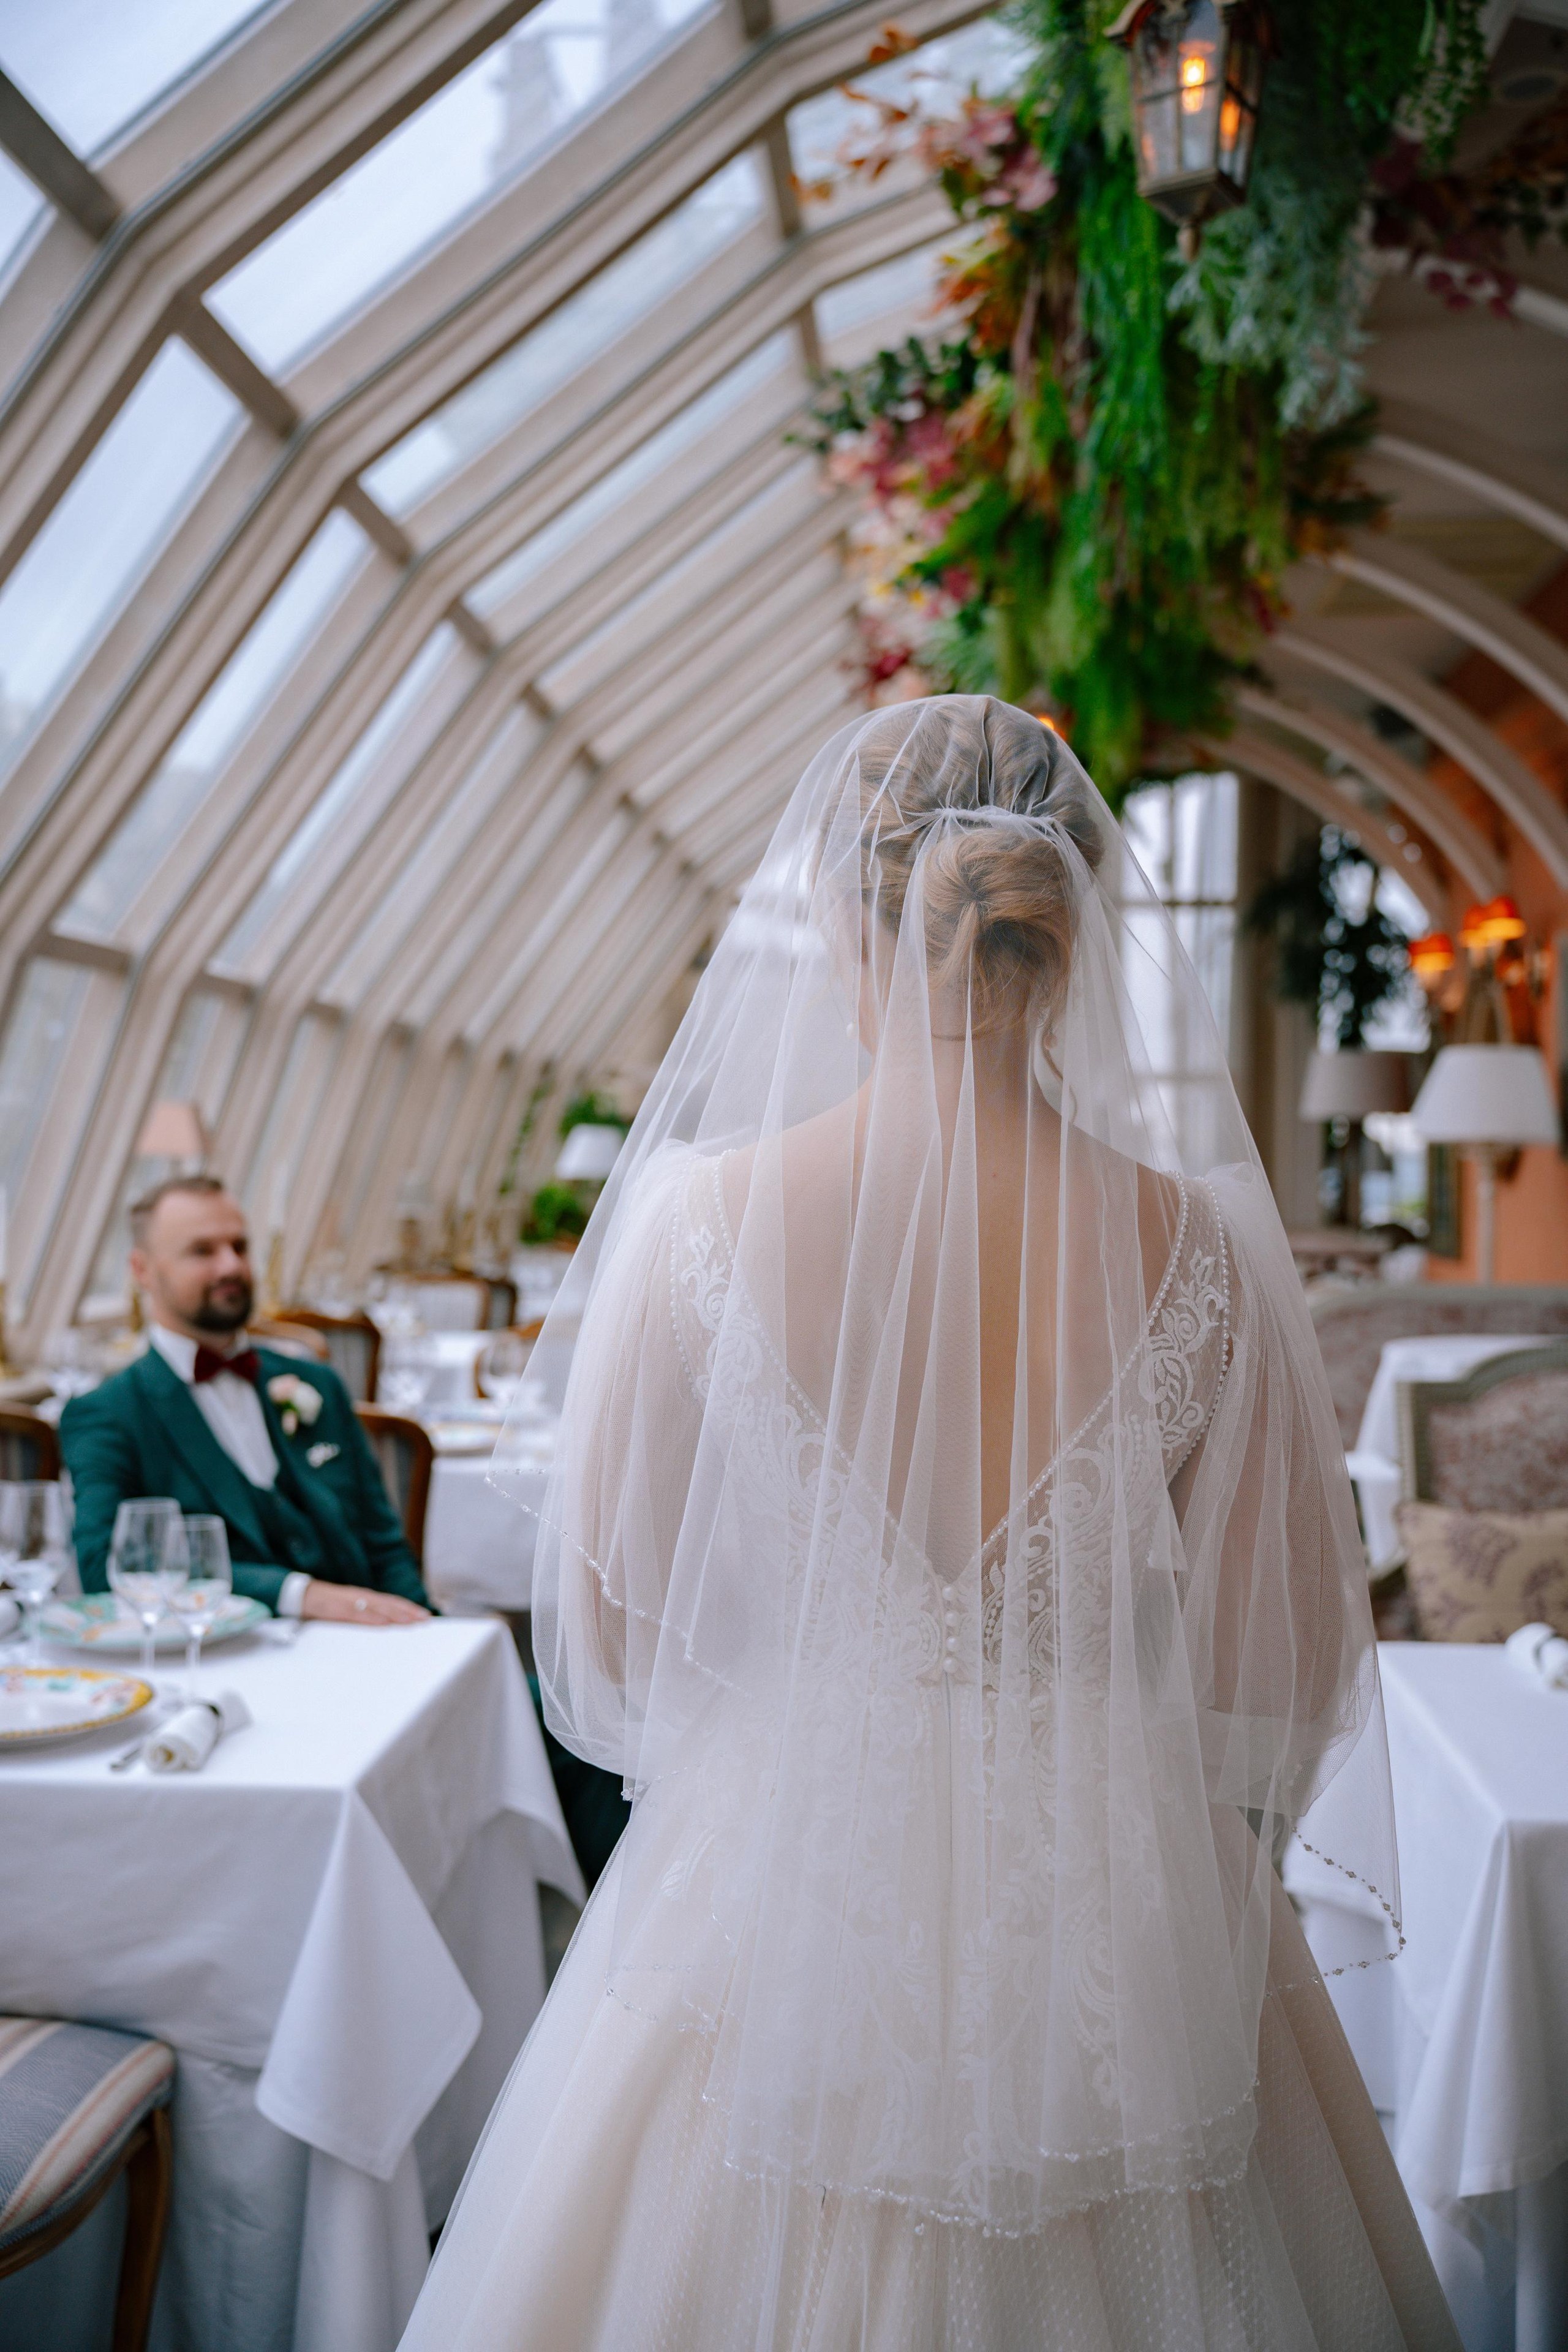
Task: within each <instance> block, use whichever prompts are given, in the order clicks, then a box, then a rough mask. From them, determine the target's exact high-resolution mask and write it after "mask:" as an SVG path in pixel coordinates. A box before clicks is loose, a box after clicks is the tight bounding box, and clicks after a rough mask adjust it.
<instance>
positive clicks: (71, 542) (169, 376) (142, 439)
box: [0, 342, 243, 779]
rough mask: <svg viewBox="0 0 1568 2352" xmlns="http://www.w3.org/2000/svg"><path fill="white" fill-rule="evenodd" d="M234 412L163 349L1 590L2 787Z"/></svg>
mask: <svg viewBox="0 0 1568 2352" xmlns="http://www.w3.org/2000/svg"><path fill="white" fill-rule="evenodd" d="M242 414H243V412H242V411H241V408H240V405H239V403H238V402H237V400H236V399H235V398H234V395H233V394H231V393H229V392H227V391H226V390H225V388H224V386H223V385H222V384H221V383H218V381H217V378H216V376H213V375H209V374H208V373H207V371H206V369H205V367H203V365H202V363H201V362H200V361H199V360H198V359H197V358H196V357H195V355H194V353H192V352H189V351H187V350H186V348H185V346H184V343H180V342H169V343H165V344H164V346H163V350H162V351H161V352H159V354H158V357H157V358H156V359H155V360H154V361H153V364H152V366H151V367H150V368H149V369H148V370H147V373H146V374H145V375H144V376H143V377H142V381H141V383H139V384H138V385H137V387H136V389H135V391H134V392H133V393H132V395H131V397H130V399H129V400H128V401H127V402H126V404H125V405H124V407H123V408H122V409H121V412H120V414H119V415H118V416H117V417H116V418H115V420H114V423H113V424H112V425H110V428H109V431H108V432H107V433H106V434H105V435H104V436H103V438H102V440H101V441H100V443H99V445H98V446H97V448H96V449H95V450H94V451H93V453H92V455H91V457H89V459H88V461H87V463H86V465H85V466H84V467H82V469H81V471H80V473H79V474H78V476H77V478H76V479H75V481H74V482H73V483H72V484H71V486H70V488H69V489H68V491H67V492H66V495H65V497H64V498H63V499H61V500H60V502H59V504H58V507H57V508H56V509H55V510H54V512H53V514H52V515H51V516H50V517H49V520H48V521H47V523H46V524H45V525H44V528H43V530H41V531H40V532H39V533H38V536H37V539H36V540H35V541H33V544H32V545H31V547H30V548H29V549H28V550H27V552H26V555H25V556H24V557H23V558H22V561H21V562H20V563H19V564H18V565H17V567H16V571H15V572H12V574H11V576H10V578H9V579H8V580H7V581H6V583H5V586H4V588H0V779H3V778H4V777H5V773H6V772H7V771H8V770H9V769H10V767H11V766H12V765H13V764H14V762H15V761H16V758H17V756H18V755H19V753H20V752H21V751H22V748H23V746H24V744H25V743H26V741H27V740H28V738H29V737H30V736H31V734H32V732H33V730H34V728H35V727H36V726H37V723H38V721H39V720H40V719H42V717H43V715H44V712H45V710H46V709H47V706H48V705H49V703H50V702H51V701H52V700H53V698H54V696H55V694H56V692H57V691H58V688H60V687H61V686H62V685H63V684H64V682H65V680H66V678H67V677H68V676H69V674H70V672H71V671H72V670H73V669H74V668H75V667H77V664H78V663H79V661H80V660H81V659H82V657H83V656H85V655H86V653H87V652H88V650H89V646H91V645H92V644H93V643H94V641H95V640H96V639H97V638H98V636H99V635H100V634H101V632H102V630H103V629H104V628H105V627H106V626H107V625H108V624H109V622H110V619H111V617H112V616H113V614H114V613H115V612H116V611H117V610H118V608H119V607H120V605H121V604H122V603H123V602H124V600H125V597H126V594H127V593H128V592H129V591H130V590H131V589H132V587H133V586H134V585H135V583H136V581H137V579H138V577H139V576H140V574H141V573H142V572H143V571H144V570H145V569H146V567H147V564H148V563H149V562H150V561H151V559H152V558H153V555H154V554H155V553H156V551H157V550H158V549H159V548H160V547H161V546H162V544H163V541H164V540H165V539H166V538H167V537H168V535H169V533H170V532H171V530H173V529H174V524H175V523H176V521H177V520H178V519H179V517H180V515H181V514H182V513H183V512H184V509H185V508H186V507H187V506H188V505H189V504H190V501H191V499H193V498H194V496H195V493H196V491H197V490H198V489H199V488H200V487H201V485H202V483H203V482H204V481H205V479H206V478H207V476H208V475H209V474H210V473H211V471H212V468H213V466H214V464H215V462H216V458H217V457H218V455H219V453H220V452H221V451H222V450H223V448H224V447H225V446H226V444H227V442H228V441H229V440H230V439H231V438H232V437H233V436H234V435H235V434H236V432H237V430H238V428H239V425H240V420H241V416H242Z"/></svg>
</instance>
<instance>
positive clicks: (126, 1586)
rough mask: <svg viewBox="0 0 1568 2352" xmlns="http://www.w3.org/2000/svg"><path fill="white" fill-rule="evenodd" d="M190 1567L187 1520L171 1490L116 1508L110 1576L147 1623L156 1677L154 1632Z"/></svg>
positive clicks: (147, 1668)
mask: <svg viewBox="0 0 1568 2352" xmlns="http://www.w3.org/2000/svg"><path fill="white" fill-rule="evenodd" d="M189 1573H190V1568H189V1555H188V1552H187V1549H186V1545H185V1523H184V1519H183V1518H182V1517H181V1516H180V1507H179V1505H178V1503H175V1502H172V1501H170V1500H169V1498H168V1497H167V1496H138V1497H137V1498H136V1499H135V1500H134V1501H132V1502H128V1503H121V1506H120V1508H119V1509H118V1510H117V1511H116V1512H115V1514H114V1533H113V1535H112V1536H111V1537H110V1544H109V1582H110V1590H111V1591H113V1592H114V1594H115V1595H116V1597H117V1598H118V1599H119V1600H121V1601H123V1602H124V1604H125V1606H126V1608H127V1609H128V1610H129V1611H130V1612H131V1614H132V1616H133V1617H134V1618H136V1619H137V1621H138V1622H139V1623H140V1625H141V1627H142V1677H143V1679H144V1680H146V1681H149V1682H150V1681H151V1680H152V1678H153V1635H154V1634H155V1633H157V1630H158V1626H159V1622H160V1621H161V1620H162V1618H163V1614H164V1612H165V1611H166V1610H167V1608H168V1605H169V1601H170V1599H171V1597H172V1595H173V1594H174V1593H175V1592H177V1591H178V1590H179V1588H180V1586H181V1585H182V1584H184V1581H185V1579H186V1577H187V1576H188V1574H189Z"/></svg>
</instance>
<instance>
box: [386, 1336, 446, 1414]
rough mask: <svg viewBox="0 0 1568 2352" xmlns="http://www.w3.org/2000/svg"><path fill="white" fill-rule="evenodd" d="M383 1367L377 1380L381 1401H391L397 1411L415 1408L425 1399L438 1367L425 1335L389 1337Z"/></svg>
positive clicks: (390, 1403)
mask: <svg viewBox="0 0 1568 2352" xmlns="http://www.w3.org/2000/svg"><path fill="white" fill-rule="evenodd" d="M381 1367H382V1369H381V1376H380V1379H379V1380H378V1381H377V1382H376V1397H377V1401H378V1402H380V1403H382V1404H385V1405H390V1406H391V1407H392V1409H393V1411H394V1412H414V1410H415V1409H416V1407H417V1406H419V1405H422V1404H423V1403H424V1402H425V1400H426V1397H427V1396H428V1395H429V1393H430V1384H431V1382H432V1381H433V1380H434V1379H435V1377H436V1367H435V1365H434V1364H433V1363H432V1362H431V1360H430V1350H429V1349H428V1347H427V1346H426V1343H425V1341H424V1340H423V1339H408V1338H397V1339H388V1340H387V1341H386V1343H385V1345H384V1349H383V1351H382V1359H381Z"/></svg>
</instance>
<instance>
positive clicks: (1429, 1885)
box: [1287, 1642, 1568, 2352]
mask: <svg viewBox="0 0 1568 2352" xmlns="http://www.w3.org/2000/svg"><path fill="white" fill-rule="evenodd" d="M1381 1663H1382V1667H1383V1679H1384V1693H1385V1696H1386V1702H1387V1709H1388V1741H1389V1755H1390V1759H1391V1761H1392V1764H1393V1769H1394V1802H1395V1808H1396V1813H1397V1822H1398V1832H1399V1863H1400V1885H1401V1893H1402V1897H1403V1911H1404V1920H1405V1936H1406V1938H1407V1941H1406V1948H1405V1952H1404V1954H1403V1955H1402V1957H1401V1958H1399V1959H1398V1960H1397V1961H1395V1962H1394V1963H1393V1964H1392V1966H1390V1967H1388V1968H1386V1969H1382V1968H1380V1969H1367V1970H1365V1971H1363V1972H1360V1973H1359V1974H1358V1975H1356V1976H1352V1977H1347V1978H1339V1979H1334V1980H1332V1982H1331V1988H1330V1989H1331V1991H1333V1992H1334V1993H1335V1994H1336V1997H1337V1999H1338V2000H1339V2003H1340V2008H1341V2014H1342V2017H1343V2018H1344V2020H1345V2023H1346V2030H1347V2032H1349V2033H1350V2035H1351V2040H1352V2046H1354V2047H1355V2050H1356V2054H1357V2057H1358V2059H1359V2060H1360V2062H1361V2064H1362V2068H1363V2073H1364V2074H1366V2075H1367V2078H1368V2081H1369V2084H1371V2085H1372V2087H1373V2096H1374V2097H1378V2098H1379V2100H1380V2104H1384V2105H1393V2106H1394V2109H1395V2111H1396V2118H1397V2120H1396V2126H1395V2140H1394V2146H1395V2152H1396V2154H1397V2157H1398V2159H1399V2167H1400V2170H1401V2172H1402V2173H1403V2174H1404V2177H1405V2182H1406V2184H1407V2186H1408V2187H1409V2189H1410V2190H1411V2193H1412V2196H1413V2197H1414V2198H1415V2200H1416V2204H1417V2210H1418V2212H1421V2214H1422V2219H1423V2224H1424V2226H1425V2227H1426V2231H1427V2236H1428V2240H1429V2242H1430V2243H1431V2244H1432V2248H1433V2252H1434V2255H1435V2256H1436V2261H1437V2264H1438V2269H1439V2272H1440V2273H1441V2274H1442V2276H1443V2280H1444V2284H1445V2286H1446V2287H1447V2289H1448V2292H1449V2297H1450V2300H1451V2301H1452V2303H1453V2304H1454V2305H1455V2312H1456V2316H1457V2317H1458V2320H1459V2323H1460V2326H1461V2328H1462V2330H1463V2333H1464V2335H1465V2340H1466V2344H1467V2347H1468V2352H1500V2347H1510V2352H1563V2347H1564V2346H1568V2171H1565V2170H1564V2169H1563V2167H1564V2166H1565V2165H1568V1693H1564V1692H1561V1691H1549V1690H1547V1689H1545V1688H1544V1687H1542V1686H1540V1685H1536V1684H1533V1683H1532V1682H1531V1681H1530V1680H1529V1679H1528V1678H1527V1677H1526V1676H1525V1675H1523V1674H1521V1672H1520V1670H1519V1669H1518V1668H1517V1667H1516V1666H1515V1665H1514V1664H1512V1662H1511V1661H1510V1659H1508V1658H1507V1657H1505V1655H1504V1654H1503V1652H1502V1650H1501V1649H1500V1648H1489V1647H1488V1648H1478V1647H1472V1646H1470V1645H1468V1644H1465V1643H1447V1642H1442V1643H1438V1642H1433V1643H1424V1642H1422V1643H1384V1644H1383V1645H1382V1650H1381ZM1287 1878H1288V1881H1289V1884H1290V1885H1291V1888H1292V1892H1294V1893H1296V1894H1297V1895H1300V1896H1304V1897H1306V1898H1307V1900H1308V1902H1309V1905H1310V1913H1309V1919H1308V1928H1309V1935H1310V1939H1311V1940H1312V1942H1313V1945H1314V1948H1315V1949H1317V1950H1318V1953H1319V1958H1320V1959H1322V1960H1324V1961H1325V1962H1326V1961H1327V1960H1329V1959H1330V1958H1342V1957H1352V1951H1353V1946H1354V1942H1355V1937H1356V1932H1357V1924H1358V1923H1356V1922H1355V1921H1354V1920H1353V1918H1352V1919H1350V1920H1348V1921H1347V1919H1346V1917H1345V1915H1344V1914H1343V1912H1342V1910H1341V1911H1340V1913H1339V1916H1338V1917H1337V1918H1336V1917H1335V1916H1334V1914H1335V1909H1336V1907H1337V1890H1336V1888H1335V1887H1334V1886H1333V1885H1332V1884H1331V1882H1328V1881H1323V1882H1321V1883H1320V1882H1318V1881H1317V1880H1316V1879H1315V1877H1314V1875H1313V1874H1312V1871H1311V1869H1310V1866H1303V1863H1302V1858H1301V1857H1300V1855H1299V1853H1298V1854H1296V1855H1294V1856H1293V1857H1292V1859H1291V1863H1290V1864H1289V1867H1288V1870H1287ZM1330 1943H1332V1944H1334V1945H1335V1947H1336V1948H1335V1949H1334V1950H1333V1952H1332V1953H1331V1952H1330V1951H1329V1950H1328V1949H1327V1948H1326V1945H1327V1944H1330ZM1347 1996H1348V1999H1347ZM1378 2002H1381V2009H1379V2008H1378V2006H1377V2005H1376V2004H1377V2003H1378ZM1384 2086H1388V2087H1386V2088H1384ZM1380 2093H1381V2095H1380Z"/></svg>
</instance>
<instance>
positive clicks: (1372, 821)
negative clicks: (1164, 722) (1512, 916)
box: [1200, 727, 1446, 929]
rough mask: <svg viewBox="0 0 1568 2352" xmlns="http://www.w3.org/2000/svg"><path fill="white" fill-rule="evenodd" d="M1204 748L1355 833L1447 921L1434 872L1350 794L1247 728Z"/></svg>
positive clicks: (1434, 915)
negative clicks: (1411, 860) (1409, 858)
mask: <svg viewBox="0 0 1568 2352" xmlns="http://www.w3.org/2000/svg"><path fill="white" fill-rule="evenodd" d="M1200 748H1201V749H1202V750H1203V751H1204V752H1205V756H1206V758H1208V759H1209V760H1211V761H1213V763H1214V765H1215V767H1216V768H1244V769H1245V770H1246V771H1247V774H1248V775H1252V776H1258V777H1260V778H1261V779H1262V781H1263V782H1264V783H1266V784H1272V785H1273V786H1274V787H1275V789H1276V790H1277V791H1279V792H1282V793H1286V794H1287V795H1288V796H1289V798H1290V799H1291V800H1293V801H1300V803H1301V805H1302V807H1303V808H1310V810H1311V811H1312V813H1313V814H1314V815H1315V816H1320V817H1321V818H1323V819H1324V821H1325V822H1326V823H1327V824H1337V825H1338V826H1339V827H1340V829H1341V831H1342V832H1344V833H1352V834H1354V835H1355V836H1356V838H1357V840H1358V841H1359V842H1360V843H1361V845H1362V847H1363V849H1364V850H1365V851H1366V853H1367V855H1368V856H1369V857H1371V858H1372V860H1373V863H1374V864H1375V865H1378V866H1386V867H1387V869H1388V871H1389V872H1390V873H1391V874H1397V875H1398V877H1399V878H1400V880H1401V881H1402V882H1404V883H1405V885H1406V886H1407V887H1408V888H1409V889H1410V890H1412V891H1413V892H1414V893H1415V897H1416V898H1418V899H1419V900H1420V902H1421V905H1422V907H1423V908H1425V910H1426V919H1427V920H1428V921H1429V922H1430V923H1431V924H1432V925H1433V927H1434V929H1436V926H1437V925H1438V924H1439V923H1441V922H1442V921H1443V919H1444V917H1445V913H1446V909H1445V907H1444V894H1443V891H1442V888H1441V886H1440V885H1439V883H1438V881H1437V878H1436V874H1435V873H1434V872H1433V871H1432V869H1431V867H1430V866H1411V865H1407V864H1406V863H1405V859H1404V857H1403V856H1402V854H1401V853H1402V851H1403V849H1404V846H1405V845H1404V842H1403V841H1394V840H1393V839H1391V838H1390V835H1389V833H1388V827H1387V824H1386V822H1385V821H1384V819H1383V818H1380V817H1377V816H1374V815H1373V813H1372V811H1371V810H1370V809H1366V808H1363V806H1362V804H1361V803H1360V802H1359V801H1355V800H1352V798H1351V795H1350V794H1349V793H1344V792H1342V791H1341V790H1340V789H1339V786H1338V785H1337V784H1335V783H1334V782H1331V779H1330V778H1329V777H1327V776H1325V775H1323V774H1321V772H1320V771H1319V770H1318V769H1316V768H1314V767H1313V766H1311V764H1310V762H1309V761H1306V760H1302V759H1299V758H1298V757H1297V755H1296V753H1295V752H1294V751H1286V750H1285V749H1284V748H1283V747H1282V746H1281V745H1280V744H1278V743H1273V742H1270V741H1269V740H1268V737H1267V736H1264V735H1255V734H1254V733H1253V732H1252V731H1251V730H1250V729H1249V728H1245V727H1238V728H1237V730H1236V732H1235V734H1234V735H1227V736H1226V737H1225V739H1224V740H1223V741H1222V740H1219V739H1218V738H1217V737H1216V738H1215V740H1214V741H1213V742H1212V743H1207V744H1204V745H1202V746H1200Z"/></svg>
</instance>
